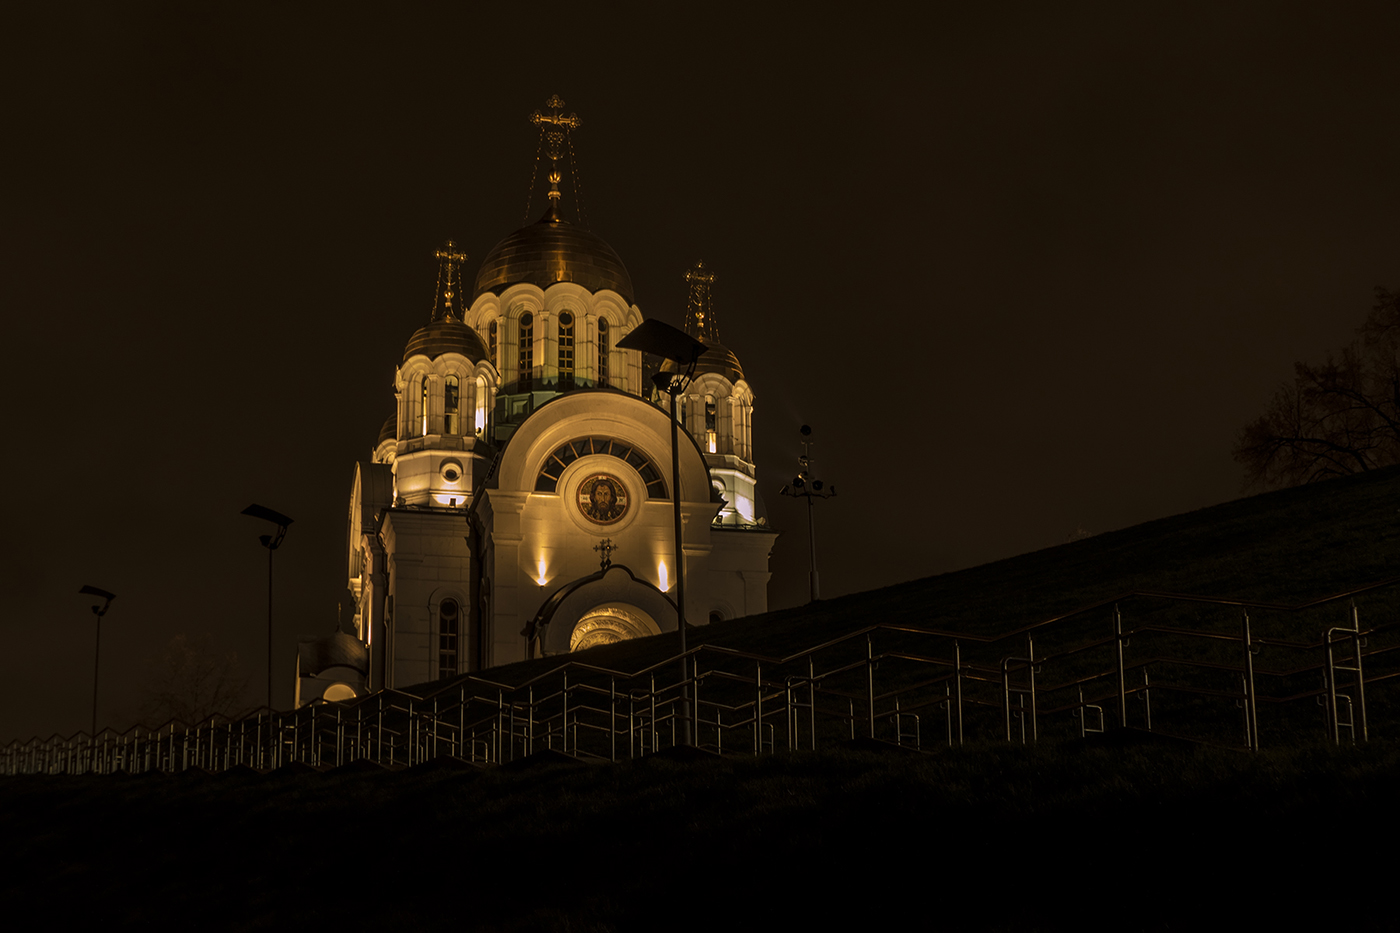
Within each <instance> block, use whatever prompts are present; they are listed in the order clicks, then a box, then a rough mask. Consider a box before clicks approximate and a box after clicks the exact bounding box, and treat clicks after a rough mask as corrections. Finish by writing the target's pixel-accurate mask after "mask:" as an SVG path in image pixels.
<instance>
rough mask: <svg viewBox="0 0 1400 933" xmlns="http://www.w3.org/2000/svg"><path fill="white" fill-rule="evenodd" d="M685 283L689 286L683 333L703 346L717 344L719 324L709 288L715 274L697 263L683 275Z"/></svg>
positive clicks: (700, 263)
mask: <svg viewBox="0 0 1400 933" xmlns="http://www.w3.org/2000/svg"><path fill="white" fill-rule="evenodd" d="M685 281H686V283H687V284H688V285H689V286H690V296H689V298H688V299H687V300H686V305H685V332H686V333H687V334H690V336H692V337H694V338H695V339H696V340H699V341H700V342H701V343H704V344H715V343H719V322H717V321H716V320H715V312H714V308H713V307H712V306H711V304H710V286H711V285H713V284H714V283H715V274H714V273H713V272H710V271H709V270H708V269H706V268H705V263H704V262H703V261H702V262H697V263H696V264H695V268H694V269H691V270H690V271H688V272H687V273H686V274H685Z"/></svg>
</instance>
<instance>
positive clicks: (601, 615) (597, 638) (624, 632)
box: [569, 603, 661, 651]
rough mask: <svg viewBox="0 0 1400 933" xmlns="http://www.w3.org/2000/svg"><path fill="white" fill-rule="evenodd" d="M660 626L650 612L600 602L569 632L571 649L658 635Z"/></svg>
mask: <svg viewBox="0 0 1400 933" xmlns="http://www.w3.org/2000/svg"><path fill="white" fill-rule="evenodd" d="M659 634H661V628H660V626H658V625H657V624H656V622H655V620H653V619H652V617H651V616H650V615H648V614H647V613H645V612H643V611H642V610H640V609H638V608H637V607H636V606H629V605H626V604H622V603H614V604H611V605H606V606H597V607H595V608H593V609H590V610H589V611H588V612H586V613H585V614H584V615H583V617H582V618H580V619H579V620H578V622H577V624H575V625H574V630H573V631H572V632H571V633H570V634H569V650H570V651H582V650H583V649H584V648H593V647H596V646H597V645H611V644H615V643H616V642H619V641H627V640H628V639H631V638H643V637H645V636H647V635H659Z"/></svg>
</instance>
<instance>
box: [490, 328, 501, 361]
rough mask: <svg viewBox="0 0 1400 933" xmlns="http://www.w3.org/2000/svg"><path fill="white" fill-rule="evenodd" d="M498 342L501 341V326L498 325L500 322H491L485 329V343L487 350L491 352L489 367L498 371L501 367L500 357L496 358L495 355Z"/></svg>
mask: <svg viewBox="0 0 1400 933" xmlns="http://www.w3.org/2000/svg"><path fill="white" fill-rule="evenodd" d="M500 341H501V325H500V322H499V321H492V322H491V323H490V324H488V325H487V327H486V342H487V347H488V348H489V349H490V351H491V365H492V366H495V367H496V368H497V369H500V367H501V360H500V357H498V356H497V355H496V348H497V347H499V346H500Z"/></svg>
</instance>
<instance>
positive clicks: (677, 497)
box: [617, 318, 706, 745]
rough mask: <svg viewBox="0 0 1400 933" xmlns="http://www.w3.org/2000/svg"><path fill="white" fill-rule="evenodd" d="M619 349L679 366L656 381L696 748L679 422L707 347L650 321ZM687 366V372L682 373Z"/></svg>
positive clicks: (684, 716)
mask: <svg viewBox="0 0 1400 933" xmlns="http://www.w3.org/2000/svg"><path fill="white" fill-rule="evenodd" d="M617 346H618V348H619V349H623V350H641V351H642V352H643V353H654V354H656V355H657V356H663V357H665V358H666V359H668V360H671V361H673V362H674V363H675V364H676V369H677V372H669V373H665V372H663V373H657V374H656V375H655V376H653V377H652V382H653V383H655V384H656V387H657V388H658V389H660V390H661V391H662V392H665V393H666V394H667V395H669V396H670V397H671V503H672V505H673V510H672V512H673V515H674V517H675V526H676V527H675V532H676V556H675V564H676V628H677V629H678V630H679V631H680V633H681V744H683V745H694V744H695V739H694V731H693V729H692V726H691V721H690V675H689V673H688V671H687V669H686V660H685V657H686V654H685V653H686V651H687V650H688V649H687V647H686V637H685V551H684V544H683V543H682V541H681V529H682V527H683V526H682V525H681V460H680V433H679V431H680V423H679V422H678V421H677V420H676V396H678V395H680V394H681V392H683V391H684V390H685V387H686V386H687V385H689V384H690V379H691V377H692V376H693V375H694V374H695V362H696V360H698V359H700V354H702V353H704V352H705V349H706V347H705V345H704V344H703V343H701V342H700V341H698V340H696V339H695V338H694V337H692V336H690V335H689V334H687V333H686V332H685V331H682V330H677V329H676V328H674V327H672V326H671V325H670V324H665V323H662V322H661V321H658V320H655V319H654V318H647V319H646V320H645V321H642V323H640V324H638V325H637V326H636V327H635V328H633V330H632V332H631V333H630V334H628V335H627V336H626V337H623V338H622V339H621V340H619V341H618V342H617ZM681 367H685V372H684V373H681V372H679V370H680V368H681Z"/></svg>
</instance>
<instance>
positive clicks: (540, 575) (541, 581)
mask: <svg viewBox="0 0 1400 933" xmlns="http://www.w3.org/2000/svg"><path fill="white" fill-rule="evenodd" d="M548 579H549V578H548V577H546V576H545V575H544V558H543V557H541V558H540V566H539V573H538V574H536V576H535V582H536V583H538V584H539V585H540V586H544V584H545V581H546V580H548Z"/></svg>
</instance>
